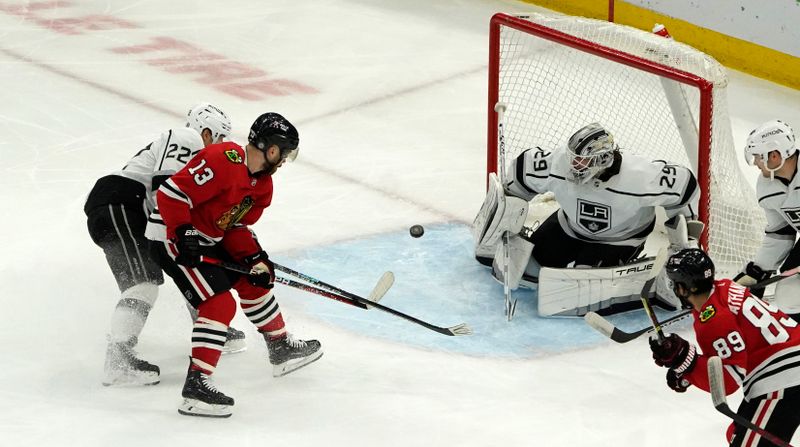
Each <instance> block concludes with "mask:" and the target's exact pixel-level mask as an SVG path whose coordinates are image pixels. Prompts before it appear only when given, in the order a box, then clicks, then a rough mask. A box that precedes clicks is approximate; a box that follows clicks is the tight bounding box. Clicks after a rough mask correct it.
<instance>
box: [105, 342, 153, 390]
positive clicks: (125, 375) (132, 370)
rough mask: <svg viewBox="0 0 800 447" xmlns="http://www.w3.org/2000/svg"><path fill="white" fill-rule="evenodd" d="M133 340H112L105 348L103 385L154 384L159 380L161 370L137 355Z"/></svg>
mask: <svg viewBox="0 0 800 447" xmlns="http://www.w3.org/2000/svg"><path fill="white" fill-rule="evenodd" d="M135 344H136V342H135V341H134V340H132V341H129V342H122V343H120V342H112V343H109V344H108V349H107V350H106V363H105V368H104V378H103V385H104V386H112V385H113V386H118V385H155V384H157V383H158V382H159V375H160V374H161V370H160V369H159V368H158V366H156V365H153V364H150V363H148V362H146V361H144V360H142V359H140V358H138V357H136V352H134V350H133V346H134V345H135Z"/></svg>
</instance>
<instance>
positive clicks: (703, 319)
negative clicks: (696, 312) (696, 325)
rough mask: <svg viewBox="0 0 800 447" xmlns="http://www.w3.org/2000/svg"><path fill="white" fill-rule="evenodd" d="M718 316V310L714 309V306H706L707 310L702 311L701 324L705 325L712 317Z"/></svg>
mask: <svg viewBox="0 0 800 447" xmlns="http://www.w3.org/2000/svg"><path fill="white" fill-rule="evenodd" d="M716 314H717V309H715V308H714V305H713V304H709V305H708V306H706V308H705V309H703V310H702V311H700V322H701V323H705V322H706V321H708V320H710V319H711V317H713V316H714V315H716Z"/></svg>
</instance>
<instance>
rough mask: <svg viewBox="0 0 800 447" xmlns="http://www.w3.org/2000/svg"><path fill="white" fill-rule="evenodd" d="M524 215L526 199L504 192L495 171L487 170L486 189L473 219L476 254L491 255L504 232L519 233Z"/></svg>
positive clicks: (484, 256)
mask: <svg viewBox="0 0 800 447" xmlns="http://www.w3.org/2000/svg"><path fill="white" fill-rule="evenodd" d="M527 216H528V202H527V201H525V200H524V199H520V198H519V197H513V196H506V195H505V192H504V191H503V187H502V185H501V184H500V180H499V179H498V178H497V175H496V174H494V173H492V174H490V175H489V190H488V191H487V192H486V198H485V199H484V201H483V205H481V209H480V211H478V215H477V216H475V220H474V221H473V222H472V237H473V240H474V242H475V257H478V258H488V257H491V256H493V255H494V253H495V251H496V247H497V244H498V243H499V242H500V239H501V237H502V236H503V233H505V232H506V231H508V232H510V233H511V234H517V233H519V232H520V230H522V225H523V224H524V223H525V218H526V217H527Z"/></svg>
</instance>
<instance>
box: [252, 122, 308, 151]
mask: <svg viewBox="0 0 800 447" xmlns="http://www.w3.org/2000/svg"><path fill="white" fill-rule="evenodd" d="M248 141H249V142H250V144H252V145H253V146H255V147H257V148H258V149H259V150H261V151H266V150H267V149H269V148H270V146H273V145H274V146H278V149H279V150H280V152H281V159H285V160H287V161H294V160H295V159H296V158H297V153H298V151H299V149H298V148H297V146H298V145H299V144H300V137H299V135H298V134H297V129H296V128H295V127H294V126H293V125H292V123H290V122H289V120H287V119H286V118H284V117H283V116H281V115H280V114H277V113H272V112H270V113H265V114H263V115H261V116H259V117H258V118H256V120H255V122H253V125H252V126H251V127H250V136H249V137H248Z"/></svg>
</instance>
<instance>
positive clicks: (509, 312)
mask: <svg viewBox="0 0 800 447" xmlns="http://www.w3.org/2000/svg"><path fill="white" fill-rule="evenodd" d="M494 111H495V112H497V145H498V152H499V159H500V186H501V187H502V188H503V189H505V187H506V139H505V136H504V130H503V125H504V124H503V117H504V115H505V113H506V105H505V103H503V102H498V103H497V104H495V106H494ZM501 194H505V192H504V191H501ZM508 238H509V234H508V231H506V232H504V233H503V294H504V296H505V303H506V316H507V317H508V321H511V319H512V318H514V312H515V311H516V310H517V300H513V301H512V300H511V287H510V286H509V284H508V281H509V278H508V264H510V263H511V260H510V259H509V257H510V255H509V253H508V250H509V248H508V244H509V242H508Z"/></svg>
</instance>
